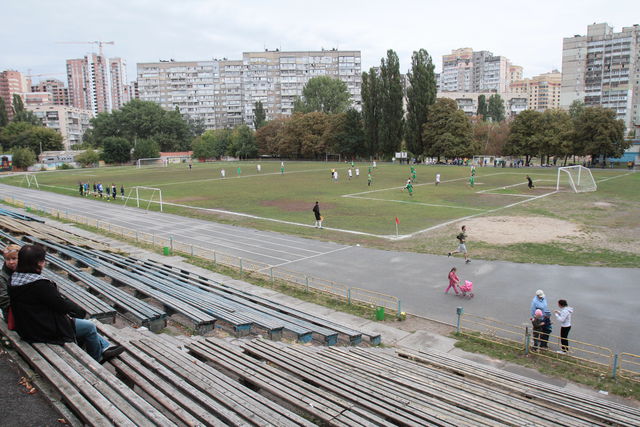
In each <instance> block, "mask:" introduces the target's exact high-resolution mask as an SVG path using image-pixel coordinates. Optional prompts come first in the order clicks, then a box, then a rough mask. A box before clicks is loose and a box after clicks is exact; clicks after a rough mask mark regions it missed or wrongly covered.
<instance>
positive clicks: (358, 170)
mask: <svg viewBox="0 0 640 427" xmlns="http://www.w3.org/2000/svg"><path fill="white" fill-rule="evenodd" d="M359 176H360V168H356V178H357V177H359Z"/></svg>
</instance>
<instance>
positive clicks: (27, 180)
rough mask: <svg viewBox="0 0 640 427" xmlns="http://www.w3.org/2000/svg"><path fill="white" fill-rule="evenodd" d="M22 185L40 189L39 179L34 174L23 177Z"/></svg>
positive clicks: (26, 174)
mask: <svg viewBox="0 0 640 427" xmlns="http://www.w3.org/2000/svg"><path fill="white" fill-rule="evenodd" d="M20 183H21V184H22V185H26V186H27V187H29V188H31V187H35V188H37V189H40V185H39V184H38V178H36V176H35V175H34V174H32V173H25V174H24V175H22V181H20Z"/></svg>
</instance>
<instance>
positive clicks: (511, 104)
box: [438, 92, 529, 117]
mask: <svg viewBox="0 0 640 427" xmlns="http://www.w3.org/2000/svg"><path fill="white" fill-rule="evenodd" d="M494 93H495V92H438V98H449V99H453V100H454V101H456V103H457V104H458V108H459V109H460V110H462V111H463V112H464V113H465V114H466V115H467V116H469V117H471V116H475V115H476V113H477V112H478V97H480V95H484V96H485V98H486V100H487V102H488V100H489V97H490V96H491V95H493V94H494ZM499 95H500V97H501V98H502V102H503V104H504V110H505V116H507V117H515V116H516V115H518V114H520V113H521V112H523V111H524V110H526V109H528V108H529V99H528V97H527V96H524V95H522V94H519V93H513V92H507V93H502V94H499Z"/></svg>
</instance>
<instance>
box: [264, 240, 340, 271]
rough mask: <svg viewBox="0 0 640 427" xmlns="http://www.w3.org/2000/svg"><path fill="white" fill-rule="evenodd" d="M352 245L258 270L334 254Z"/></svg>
mask: <svg viewBox="0 0 640 427" xmlns="http://www.w3.org/2000/svg"><path fill="white" fill-rule="evenodd" d="M352 247H353V246H344V247H342V248H338V249H334V250H332V251H328V252H322V253H319V254H317V255H310V256H307V257H304V258H300V259H294V260H293V261H287V262H283V263H281V264H276V265H271V266H269V267H265V268H261V269H260V270H258V271H259V272H260V271H263V270H266V269H267V268H271V267H282V266H283V265H287V264H292V263H294V262H299V261H306V260H308V259H311V258H317V257H319V256H323V255H329V254H332V253H334V252H340V251H344V250H345V249H350V248H352Z"/></svg>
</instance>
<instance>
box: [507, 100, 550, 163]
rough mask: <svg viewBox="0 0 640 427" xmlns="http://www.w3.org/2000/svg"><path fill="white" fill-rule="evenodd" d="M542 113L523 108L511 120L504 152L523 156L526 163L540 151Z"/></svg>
mask: <svg viewBox="0 0 640 427" xmlns="http://www.w3.org/2000/svg"><path fill="white" fill-rule="evenodd" d="M541 130H542V113H540V112H538V111H534V110H525V111H523V112H522V113H520V114H518V115H517V116H516V117H515V118H514V119H513V121H512V122H511V131H510V133H509V139H508V141H507V145H506V146H505V154H507V155H515V156H525V160H526V163H529V160H530V159H531V157H533V156H534V155H536V154H538V153H539V152H540V147H541V143H542V132H541Z"/></svg>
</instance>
